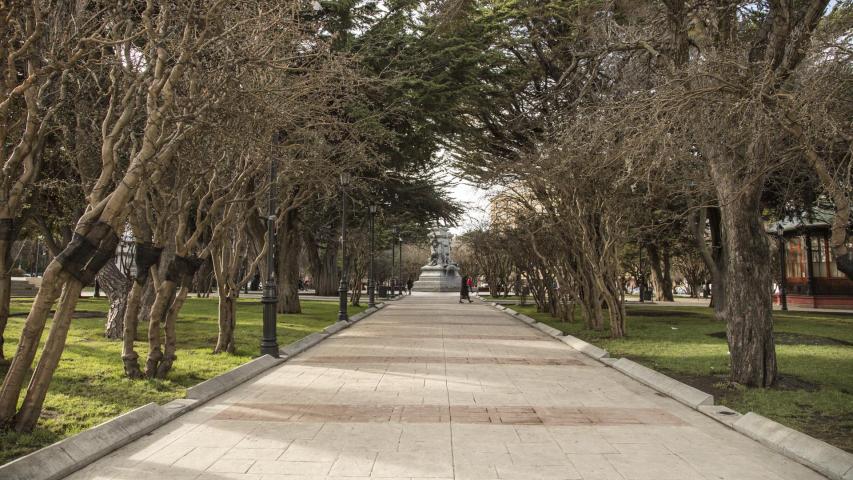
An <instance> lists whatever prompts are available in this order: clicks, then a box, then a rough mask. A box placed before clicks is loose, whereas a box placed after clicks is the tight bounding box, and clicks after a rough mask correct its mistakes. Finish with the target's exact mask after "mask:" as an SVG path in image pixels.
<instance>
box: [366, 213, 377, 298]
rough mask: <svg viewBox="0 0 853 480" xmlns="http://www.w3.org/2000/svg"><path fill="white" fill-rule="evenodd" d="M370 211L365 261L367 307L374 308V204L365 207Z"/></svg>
mask: <svg viewBox="0 0 853 480" xmlns="http://www.w3.org/2000/svg"><path fill="white" fill-rule="evenodd" d="M367 210H368V211H369V212H370V216H369V217H368V228H369V229H370V233H369V235H370V239H369V242H368V250H369V252H368V263H367V308H376V279H375V278H374V276H373V246H374V242H375V238H374V229H373V220H374V216H375V215H376V205H375V204H371V205H370V206H369V207H367Z"/></svg>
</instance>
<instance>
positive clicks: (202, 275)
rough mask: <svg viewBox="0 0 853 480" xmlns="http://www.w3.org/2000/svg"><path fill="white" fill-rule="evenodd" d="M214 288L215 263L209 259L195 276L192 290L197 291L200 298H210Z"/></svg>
mask: <svg viewBox="0 0 853 480" xmlns="http://www.w3.org/2000/svg"><path fill="white" fill-rule="evenodd" d="M212 289H213V264H212V263H211V260H210V259H208V260H207V261H205V262H204V263H202V264H201V267H199V269H198V272H196V274H195V276H194V277H193V287H192V291H193V292H195V294H196V297H198V298H210V291H211V290H212Z"/></svg>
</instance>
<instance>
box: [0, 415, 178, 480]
mask: <svg viewBox="0 0 853 480" xmlns="http://www.w3.org/2000/svg"><path fill="white" fill-rule="evenodd" d="M169 420H170V417H169V412H168V411H167V410H166V409H165V408H163V407H161V406H159V405H157V404H156V403H149V404H147V405H143V406H141V407H139V408H137V409H134V410H131V411H129V412H127V413H125V414H123V415H119V416H118V417H116V418H113V419H112V420H108V421H106V422H104V423H102V424H100V425H98V426H95V427H92V428H90V429H88V430H85V431H83V432H80V433H78V434H77V435H74V436H72V437H68V438H66V439H63V440H60V441H58V442H56V443H54V444H53V445H50V446H48V447H45V448H42V449H41V450H38V451H35V452H33V453H31V454H29V455H26V456H23V457H21V458H19V459H17V460H13V461H12V462H9V463H7V464H6V465H3V466H1V467H0V478H3V479H4V480H35V479H43V480H54V479H58V478H62V477H64V476H66V475H70V474H71V473H73V472H75V471H76V470H79V469H80V468H82V467H84V466H86V465H88V464H90V463H92V462H94V461H95V460H97V459H99V458H101V457H103V456H104V455H106V454H108V453H110V452H112V451H113V450H116V449H118V448H120V447H123V446H124V445H127V444H128V443H130V442H132V441H134V440H136V439H137V438H140V437H142V436H143V435H145V434H147V433H149V432H151V431H152V430H154V429H155V428H157V427H159V426H161V425H163V424H164V423H166V422H168V421H169Z"/></svg>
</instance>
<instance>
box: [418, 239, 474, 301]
mask: <svg viewBox="0 0 853 480" xmlns="http://www.w3.org/2000/svg"><path fill="white" fill-rule="evenodd" d="M452 241H453V235H451V234H450V232H449V231H448V229H447V227H442V226H437V227H435V228H434V229H433V230H432V233H431V234H430V256H429V263H428V264H426V265H424V266H423V267H421V276H420V277H419V278H418V281H417V282H415V285H414V288H413V289H414V290H415V291H418V292H458V291H459V287H460V285H461V284H462V277H461V276H460V275H459V266H458V265H457V264H455V263H453V261H452V260H451V258H450V250H451V244H452Z"/></svg>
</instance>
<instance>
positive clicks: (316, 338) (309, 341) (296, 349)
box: [278, 332, 329, 357]
mask: <svg viewBox="0 0 853 480" xmlns="http://www.w3.org/2000/svg"><path fill="white" fill-rule="evenodd" d="M328 336H329V334H328V333H323V332H314V333H312V334H311V335H308V336H307V337H302V339H300V340H297V341H295V342H293V343H291V344H290V345H285V346H284V347H281V348H280V349H279V350H278V353H279V354H280V355H283V356H285V357H292V356H294V355H298V354H300V353H302V352H304V351H305V350H308V349H309V348H311V347H313V346H314V345H317V344H318V343H320V342H322V341H323V340H324V339H326V338H327V337H328Z"/></svg>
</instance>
